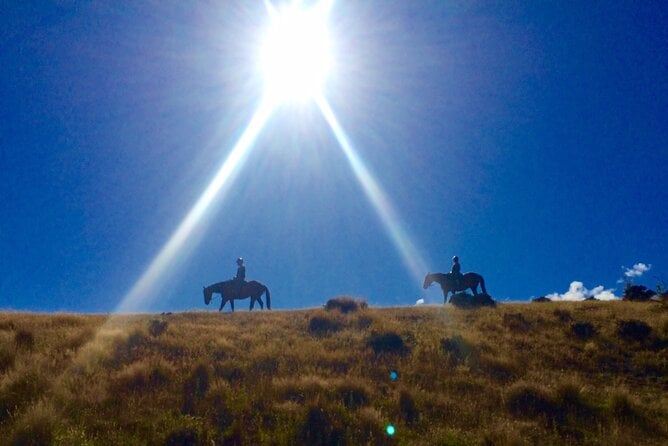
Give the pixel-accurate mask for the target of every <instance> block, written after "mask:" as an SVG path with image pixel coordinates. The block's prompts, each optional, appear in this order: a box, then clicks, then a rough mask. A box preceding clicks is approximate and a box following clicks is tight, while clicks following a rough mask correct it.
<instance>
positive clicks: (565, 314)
mask: <svg viewBox="0 0 668 446" xmlns="http://www.w3.org/2000/svg"><path fill="white" fill-rule="evenodd" d="M552 314H554V315H555V316H556V317H557V319H559V321H560V322H570V321H572V320H573V317H572V316H571V313H570V311H567V310H560V309H558V308H557V309H556V310H554V311H553V312H552Z"/></svg>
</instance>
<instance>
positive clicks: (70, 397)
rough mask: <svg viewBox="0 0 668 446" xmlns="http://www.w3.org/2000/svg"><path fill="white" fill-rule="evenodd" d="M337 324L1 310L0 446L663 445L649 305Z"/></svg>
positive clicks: (403, 314)
mask: <svg viewBox="0 0 668 446" xmlns="http://www.w3.org/2000/svg"><path fill="white" fill-rule="evenodd" d="M344 310H347V311H348V312H346V313H344V312H342V311H340V310H339V309H332V310H326V309H311V310H300V311H272V312H268V311H264V312H260V311H254V312H252V313H249V312H237V313H235V314H221V313H217V312H193V313H178V314H171V315H137V316H118V317H113V318H108V317H105V316H83V315H69V314H57V315H40V314H22V313H2V314H0V443H2V444H67V445H88V444H124V445H131V444H169V445H179V444H207V445H210V444H226V445H227V444H248V445H251V444H276V445H288V444H314V445H324V444H342V445H343V444H347V445H357V444H380V445H383V444H400V445H402V444H419V445H430V444H444V445H445V444H448V445H450V444H452V445H455V444H560V445H561V444H606V445H607V444H633V445H638V444H667V442H668V429H667V427H666V426H667V424H666V419H667V416H668V378H667V376H668V348H667V347H668V311H667V310H666V308H665V306H662V305H660V304H657V303H630V302H577V303H547V304H505V305H500V306H498V307H497V308H485V309H478V310H461V309H457V308H454V307H451V306H428V307H407V308H358V307H356V306H354V305H351V306H350V307H345V306H344ZM390 425H391V426H392V427H393V428H394V435H390V434H389V433H388V426H390ZM390 431H391V429H390Z"/></svg>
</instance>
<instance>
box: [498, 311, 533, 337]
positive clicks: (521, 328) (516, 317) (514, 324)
mask: <svg viewBox="0 0 668 446" xmlns="http://www.w3.org/2000/svg"><path fill="white" fill-rule="evenodd" d="M502 324H503V326H504V327H506V328H508V329H509V330H510V331H513V332H515V333H526V332H527V331H529V330H530V329H531V324H530V323H529V321H528V320H526V319H525V318H524V315H523V314H522V313H509V314H504V315H503V322H502Z"/></svg>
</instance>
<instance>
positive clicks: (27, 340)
mask: <svg viewBox="0 0 668 446" xmlns="http://www.w3.org/2000/svg"><path fill="white" fill-rule="evenodd" d="M14 344H15V345H16V348H19V349H26V350H31V351H32V349H33V348H34V347H35V336H34V335H33V334H32V331H28V330H25V329H20V330H18V331H17V332H16V333H15V334H14Z"/></svg>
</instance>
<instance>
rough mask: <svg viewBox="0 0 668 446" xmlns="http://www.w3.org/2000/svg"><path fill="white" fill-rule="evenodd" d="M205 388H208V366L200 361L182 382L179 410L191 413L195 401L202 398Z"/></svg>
mask: <svg viewBox="0 0 668 446" xmlns="http://www.w3.org/2000/svg"><path fill="white" fill-rule="evenodd" d="M207 390H209V367H208V366H207V365H206V364H204V363H200V364H197V365H196V366H195V368H194V369H193V371H192V372H191V373H190V376H189V377H188V379H187V380H186V382H185V383H184V384H183V406H182V409H181V411H182V412H183V413H184V414H189V415H192V414H193V412H194V409H195V402H196V401H198V400H201V399H203V398H204V396H205V395H206V391H207Z"/></svg>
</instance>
